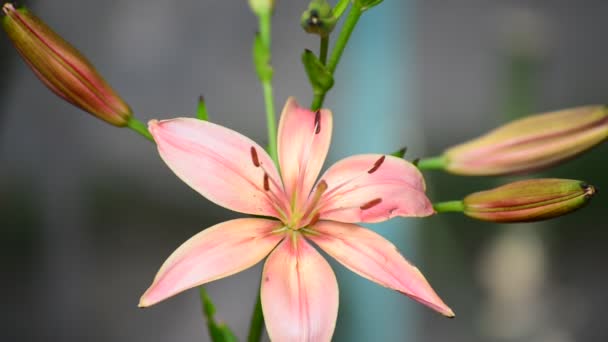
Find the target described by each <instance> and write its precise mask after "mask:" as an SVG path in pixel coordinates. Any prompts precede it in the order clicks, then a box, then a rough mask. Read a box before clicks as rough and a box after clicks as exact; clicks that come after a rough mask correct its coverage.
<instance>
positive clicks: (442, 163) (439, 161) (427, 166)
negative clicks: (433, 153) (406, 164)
mask: <svg viewBox="0 0 608 342" xmlns="http://www.w3.org/2000/svg"><path fill="white" fill-rule="evenodd" d="M446 164H447V159H446V157H444V156H437V157H431V158H424V159H420V160H419V161H418V163H417V166H418V169H420V170H443V169H445V167H446Z"/></svg>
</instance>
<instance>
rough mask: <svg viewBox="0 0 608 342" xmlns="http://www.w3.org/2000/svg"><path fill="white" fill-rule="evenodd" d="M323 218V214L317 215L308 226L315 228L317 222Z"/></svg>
mask: <svg viewBox="0 0 608 342" xmlns="http://www.w3.org/2000/svg"><path fill="white" fill-rule="evenodd" d="M320 218H321V214H319V213H316V214H315V216H313V217H312V219H311V220H310V222H309V223H308V226H309V227H310V226H314V225H315V224H316V223H317V222H319V219H320Z"/></svg>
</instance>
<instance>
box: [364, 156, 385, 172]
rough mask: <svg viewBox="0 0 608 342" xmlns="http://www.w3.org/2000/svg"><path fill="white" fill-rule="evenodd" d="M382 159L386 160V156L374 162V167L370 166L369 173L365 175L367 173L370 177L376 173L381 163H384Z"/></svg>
mask: <svg viewBox="0 0 608 342" xmlns="http://www.w3.org/2000/svg"><path fill="white" fill-rule="evenodd" d="M384 159H386V156H382V157H380V159H378V160H376V162H375V163H374V166H372V168H371V169H369V171H367V173H369V174H370V175H371V174H372V173H374V172H376V171H378V169H379V168H380V165H382V163H384Z"/></svg>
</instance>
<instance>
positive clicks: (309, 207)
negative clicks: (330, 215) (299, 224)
mask: <svg viewBox="0 0 608 342" xmlns="http://www.w3.org/2000/svg"><path fill="white" fill-rule="evenodd" d="M327 187H328V186H327V182H326V181H325V180H320V181H319V184H317V187H316V188H315V192H314V193H313V194H312V197H309V199H308V202H307V204H306V211H305V212H304V214H303V215H302V218H303V222H305V221H306V218H308V217H310V215H312V214H313V213H315V215H314V216H313V218H312V220H311V221H314V220H315V216H318V215H319V213H318V211H316V209H317V204H318V203H319V201H320V200H321V196H323V194H324V193H325V191H327ZM317 220H318V218H317Z"/></svg>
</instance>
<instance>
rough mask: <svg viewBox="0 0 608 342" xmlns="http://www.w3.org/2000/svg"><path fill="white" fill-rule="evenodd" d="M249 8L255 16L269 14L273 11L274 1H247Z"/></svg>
mask: <svg viewBox="0 0 608 342" xmlns="http://www.w3.org/2000/svg"><path fill="white" fill-rule="evenodd" d="M249 7H251V10H252V11H253V13H255V14H256V15H264V14H269V13H271V12H272V10H273V9H274V0H249Z"/></svg>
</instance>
